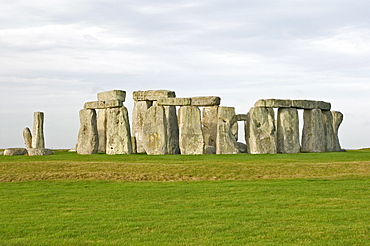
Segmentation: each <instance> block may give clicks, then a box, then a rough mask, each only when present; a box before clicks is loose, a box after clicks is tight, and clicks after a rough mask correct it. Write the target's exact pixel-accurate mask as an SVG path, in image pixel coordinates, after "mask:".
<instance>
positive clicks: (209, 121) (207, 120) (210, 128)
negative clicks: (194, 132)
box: [202, 106, 219, 148]
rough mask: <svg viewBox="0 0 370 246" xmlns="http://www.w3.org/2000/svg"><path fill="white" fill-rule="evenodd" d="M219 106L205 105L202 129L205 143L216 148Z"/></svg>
mask: <svg viewBox="0 0 370 246" xmlns="http://www.w3.org/2000/svg"><path fill="white" fill-rule="evenodd" d="M218 108H219V107H218V106H210V107H204V108H203V110H202V125H203V128H202V131H203V137H204V143H205V145H206V146H207V145H209V146H213V147H215V148H216V139H217V122H218Z"/></svg>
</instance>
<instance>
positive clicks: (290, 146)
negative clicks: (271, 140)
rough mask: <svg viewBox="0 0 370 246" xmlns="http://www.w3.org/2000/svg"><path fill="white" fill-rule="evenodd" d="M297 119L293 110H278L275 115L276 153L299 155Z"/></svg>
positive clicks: (295, 111)
mask: <svg viewBox="0 0 370 246" xmlns="http://www.w3.org/2000/svg"><path fill="white" fill-rule="evenodd" d="M299 140H300V139H299V118H298V110H297V109H295V108H279V110H278V115H277V151H278V153H287V154H291V153H299V152H300V150H301V146H300V143H299Z"/></svg>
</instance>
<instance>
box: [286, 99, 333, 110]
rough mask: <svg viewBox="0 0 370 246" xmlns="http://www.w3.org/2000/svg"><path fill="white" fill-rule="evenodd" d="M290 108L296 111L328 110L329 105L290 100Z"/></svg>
mask: <svg viewBox="0 0 370 246" xmlns="http://www.w3.org/2000/svg"><path fill="white" fill-rule="evenodd" d="M292 107H293V108H298V109H322V110H330V108H331V104H330V103H327V102H322V101H310V100H292Z"/></svg>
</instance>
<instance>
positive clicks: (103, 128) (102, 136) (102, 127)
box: [97, 109, 107, 152]
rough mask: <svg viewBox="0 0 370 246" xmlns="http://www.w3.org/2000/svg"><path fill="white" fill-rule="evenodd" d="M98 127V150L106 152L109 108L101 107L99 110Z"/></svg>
mask: <svg viewBox="0 0 370 246" xmlns="http://www.w3.org/2000/svg"><path fill="white" fill-rule="evenodd" d="M97 129H98V137H99V147H98V152H105V149H106V147H107V146H106V145H107V109H100V110H99V111H98V117H97Z"/></svg>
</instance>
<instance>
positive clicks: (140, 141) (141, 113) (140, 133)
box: [132, 101, 152, 153]
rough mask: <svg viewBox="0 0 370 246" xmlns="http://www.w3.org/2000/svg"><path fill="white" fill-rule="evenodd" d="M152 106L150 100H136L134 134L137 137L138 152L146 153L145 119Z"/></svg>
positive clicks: (133, 121)
mask: <svg viewBox="0 0 370 246" xmlns="http://www.w3.org/2000/svg"><path fill="white" fill-rule="evenodd" d="M150 106H152V103H151V102H148V101H134V109H133V111H132V136H134V137H135V138H136V151H137V153H145V148H144V120H145V116H146V114H147V111H148V109H149V107H150Z"/></svg>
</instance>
